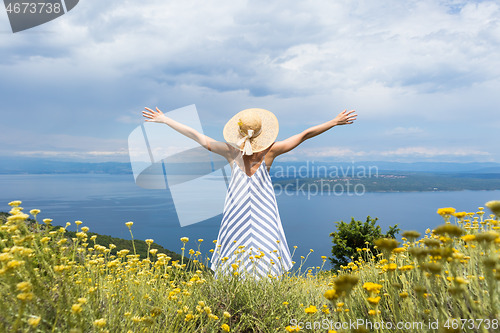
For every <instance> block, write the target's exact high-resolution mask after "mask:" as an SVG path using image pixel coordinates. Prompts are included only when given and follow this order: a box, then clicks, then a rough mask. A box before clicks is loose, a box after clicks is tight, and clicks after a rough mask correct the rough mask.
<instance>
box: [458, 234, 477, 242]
mask: <svg viewBox="0 0 500 333" xmlns="http://www.w3.org/2000/svg"><path fill="white" fill-rule="evenodd" d="M460 238H462V240H463V241H464V242H470V241H473V240H475V239H476V235H465V236H462V237H460Z"/></svg>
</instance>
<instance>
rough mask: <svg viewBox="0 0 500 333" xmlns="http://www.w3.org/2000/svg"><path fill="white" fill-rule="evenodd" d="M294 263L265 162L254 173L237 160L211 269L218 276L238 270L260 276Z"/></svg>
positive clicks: (277, 274) (274, 273)
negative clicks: (246, 170) (249, 171)
mask: <svg viewBox="0 0 500 333" xmlns="http://www.w3.org/2000/svg"><path fill="white" fill-rule="evenodd" d="M235 264H236V265H238V267H237V268H236V266H235ZM292 266H293V265H292V258H291V255H290V250H289V249H288V244H287V242H286V237H285V233H284V231H283V226H282V225H281V219H280V215H279V212H278V205H277V203H276V196H275V194H274V189H273V185H272V182H271V176H270V175H269V173H268V172H267V169H266V165H265V162H264V161H262V163H261V165H260V166H259V168H258V169H257V171H256V172H255V173H254V174H253V175H252V176H248V175H247V174H246V173H245V172H244V171H243V170H241V168H240V167H239V166H238V165H237V164H236V162H233V170H232V174H231V181H230V183H229V188H228V191H227V195H226V200H225V204H224V212H223V218H222V223H221V227H220V230H219V236H218V237H217V244H216V246H215V249H214V255H213V256H212V259H211V269H212V270H214V271H216V276H218V275H219V274H226V273H229V274H231V273H234V270H235V269H237V271H238V273H239V274H240V275H241V276H245V275H247V274H249V275H252V276H254V277H257V278H260V277H264V276H279V275H282V274H283V273H284V272H286V271H288V270H289V269H290V268H291V267H292Z"/></svg>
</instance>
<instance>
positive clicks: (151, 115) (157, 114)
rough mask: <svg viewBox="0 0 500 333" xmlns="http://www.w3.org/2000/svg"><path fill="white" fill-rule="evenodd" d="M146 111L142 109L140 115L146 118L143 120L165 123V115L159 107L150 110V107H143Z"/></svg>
mask: <svg viewBox="0 0 500 333" xmlns="http://www.w3.org/2000/svg"><path fill="white" fill-rule="evenodd" d="M145 109H146V111H142V115H143V116H144V117H145V118H147V119H144V121H148V122H153V123H166V121H167V116H165V115H164V114H163V112H161V110H160V109H158V108H156V111H155V110H151V109H150V108H145Z"/></svg>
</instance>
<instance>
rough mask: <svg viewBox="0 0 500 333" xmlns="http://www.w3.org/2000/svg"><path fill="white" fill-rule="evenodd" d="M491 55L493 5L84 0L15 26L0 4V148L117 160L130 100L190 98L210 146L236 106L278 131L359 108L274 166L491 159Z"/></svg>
mask: <svg viewBox="0 0 500 333" xmlns="http://www.w3.org/2000/svg"><path fill="white" fill-rule="evenodd" d="M499 54H500V3H499V2H498V1H461V0H422V1H410V0H385V1H372V0H340V1H273V2H269V1H261V0H254V1H234V0H233V1H207V0H204V1H201V0H200V1H198V0H186V1H164V0H150V1H128V0H106V1H99V0H84V1H80V3H79V4H78V6H77V7H75V8H74V9H73V10H72V11H71V12H69V13H68V14H66V15H64V16H62V17H60V18H58V19H56V20H54V21H52V22H49V23H47V24H45V25H42V26H39V27H36V28H33V29H30V30H26V31H24V32H19V33H16V34H12V32H11V30H10V26H9V23H8V19H7V14H6V12H5V11H4V10H0V112H1V114H2V122H1V123H0V133H1V134H0V155H3V156H13V155H16V156H33V157H50V158H56V159H61V160H62V159H64V160H67V159H71V160H78V161H96V162H97V161H123V162H126V161H128V160H129V159H128V150H127V138H128V135H129V133H130V132H131V131H132V130H133V129H134V128H136V127H137V126H138V125H139V124H141V123H142V121H143V120H142V119H141V118H142V117H141V110H142V108H143V107H144V106H149V107H154V106H159V107H160V108H161V109H163V110H164V111H168V110H172V109H176V108H179V107H182V106H185V105H190V104H196V106H197V108H198V111H199V113H200V116H201V120H202V124H203V126H204V129H205V133H206V134H208V135H210V136H212V137H214V138H215V139H218V140H223V138H222V127H223V126H224V124H225V122H226V121H227V120H228V119H229V118H230V117H231V116H232V115H233V114H234V113H236V112H237V111H239V110H242V109H245V108H250V107H261V108H265V109H268V110H271V111H273V112H274V113H275V114H276V115H277V117H278V119H279V120H280V134H279V136H278V139H284V138H286V137H288V136H290V135H293V134H295V133H297V132H299V131H302V130H304V129H305V128H307V127H308V126H312V125H316V124H318V123H321V122H324V121H327V120H329V119H331V118H333V117H335V115H336V114H337V113H338V112H340V111H341V110H343V109H344V108H347V109H356V110H357V111H358V114H359V119H358V120H357V122H356V123H355V124H354V125H351V126H343V127H338V128H334V129H333V130H331V131H330V132H327V133H325V134H323V135H321V136H319V137H317V138H314V139H312V140H310V141H307V142H305V143H304V144H303V145H302V146H300V147H299V148H298V149H296V150H295V151H293V152H291V153H289V154H288V155H284V156H282V157H280V159H281V160H282V161H284V160H332V161H363V160H364V161H366V160H385V161H409V162H411V161H457V162H470V161H483V162H485V161H494V162H500V148H499V140H498V137H499V134H500V114H499V111H500V110H499V108H500V57H499ZM166 130H168V128H166Z"/></svg>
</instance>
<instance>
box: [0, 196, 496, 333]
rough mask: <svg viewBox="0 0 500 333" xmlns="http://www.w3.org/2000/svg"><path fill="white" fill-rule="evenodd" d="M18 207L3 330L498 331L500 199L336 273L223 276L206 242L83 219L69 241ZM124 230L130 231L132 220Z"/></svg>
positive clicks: (3, 284) (12, 220)
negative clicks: (135, 244) (141, 250)
mask: <svg viewBox="0 0 500 333" xmlns="http://www.w3.org/2000/svg"><path fill="white" fill-rule="evenodd" d="M9 205H10V206H11V207H12V208H11V211H10V212H9V215H8V216H7V217H6V218H4V219H0V297H1V302H0V332H72V333H76V332H298V331H305V332H498V331H500V322H499V320H500V315H499V307H500V304H499V289H498V288H499V281H500V257H499V254H500V252H499V249H500V234H499V232H498V228H500V226H499V221H500V218H499V217H500V201H490V202H488V203H486V206H487V207H488V208H483V207H479V209H478V211H476V212H457V211H456V210H455V209H454V208H440V209H438V211H437V213H438V214H439V215H441V216H442V218H443V224H441V225H439V226H436V227H434V229H431V227H432V226H429V227H430V228H429V229H427V230H426V232H425V234H424V235H421V234H420V233H419V232H416V231H405V232H403V233H402V236H403V238H402V240H401V241H400V242H399V241H397V240H396V239H392V238H382V239H378V240H377V241H376V242H375V244H376V248H377V250H378V251H380V252H379V253H377V254H375V253H372V251H371V250H370V249H369V248H368V247H366V248H360V249H357V256H355V257H352V258H351V259H352V260H351V262H350V263H349V264H348V265H346V266H342V267H341V269H340V270H338V271H335V272H332V271H329V270H326V269H325V268H324V267H309V266H308V265H307V256H306V257H301V258H300V261H298V262H297V264H296V265H295V266H296V268H294V270H293V271H291V272H288V273H287V274H285V275H284V276H281V277H273V276H270V277H265V278H261V279H254V278H251V277H249V276H248V275H246V276H243V275H244V274H243V275H242V274H241V272H240V269H239V265H238V263H237V261H235V263H233V264H232V265H231V266H229V267H230V268H228V269H227V271H226V272H225V274H221V275H220V276H219V277H218V278H217V279H216V278H215V277H214V274H213V272H212V271H211V270H209V269H208V268H207V266H208V264H209V258H210V257H211V254H210V253H207V254H202V253H201V252H200V244H201V243H202V242H203V241H204V240H203V239H198V240H191V239H188V238H186V237H183V238H182V239H181V240H180V242H179V246H180V247H181V254H182V257H181V259H180V260H172V258H171V257H169V256H168V255H167V254H165V253H160V252H159V251H158V249H152V248H150V249H148V252H147V256H146V257H140V256H139V255H138V254H136V253H134V252H135V251H130V250H126V249H119V248H116V246H114V245H113V244H110V245H109V246H108V247H105V246H103V245H99V244H98V243H96V237H95V236H90V237H89V234H88V232H89V228H88V227H85V226H83V225H82V223H81V222H80V221H76V222H74V223H75V224H76V228H77V232H76V234H74V235H75V237H70V236H68V232H67V230H66V229H67V228H68V226H70V225H71V224H72V223H69V222H68V223H67V224H66V226H65V227H56V226H53V225H52V220H50V219H44V220H43V221H38V219H37V215H38V214H39V213H40V211H39V210H37V209H32V210H30V212H29V213H30V214H29V215H28V214H26V213H24V212H23V208H22V207H21V206H20V205H21V202H20V201H13V202H11V203H9ZM488 209H489V210H488ZM490 213H492V214H490ZM423 222H424V221H423ZM124 228H129V230H130V233H131V235H132V237H133V222H126V223H125V225H124ZM146 243H147V244H148V245H149V246H150V245H151V244H152V243H153V240H152V239H151V240H146ZM245 251H246V249H245V248H244V247H240V248H239V249H238V250H237V251H236V253H235V255H239V254H241V253H242V252H245ZM311 252H312V250H311ZM265 255H266V254H265V253H263V252H261V253H258V254H255V255H253V256H250V260H255V261H258V260H260V259H261V258H262V257H263V256H265ZM322 258H323V262H326V260H327V258H326V257H322ZM275 264H279V263H275Z"/></svg>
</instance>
